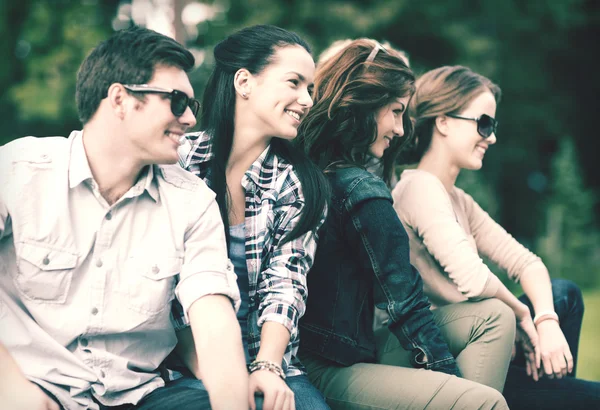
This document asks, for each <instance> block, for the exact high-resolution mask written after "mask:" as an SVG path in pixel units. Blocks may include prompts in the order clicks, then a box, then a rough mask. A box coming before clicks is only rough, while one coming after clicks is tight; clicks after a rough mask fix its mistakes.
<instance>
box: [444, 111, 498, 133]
mask: <svg viewBox="0 0 600 410" xmlns="http://www.w3.org/2000/svg"><path fill="white" fill-rule="evenodd" d="M446 115H447V116H448V117H450V118H457V119H459V120H469V121H475V122H476V123H477V132H478V133H479V135H481V136H482V137H483V138H488V137H489V136H490V135H492V134H496V129H497V128H498V121H496V119H495V118H494V117H490V116H489V115H487V114H483V115H482V116H481V117H479V118H469V117H461V116H460V115H454V114H446Z"/></svg>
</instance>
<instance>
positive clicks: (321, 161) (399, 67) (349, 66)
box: [296, 39, 415, 183]
mask: <svg viewBox="0 0 600 410" xmlns="http://www.w3.org/2000/svg"><path fill="white" fill-rule="evenodd" d="M374 47H379V45H378V43H377V42H375V41H374V40H370V39H358V40H354V41H352V42H351V43H350V44H349V45H347V46H346V47H345V48H344V49H343V50H342V51H340V52H338V53H337V54H335V55H334V56H333V57H331V58H329V59H328V60H327V61H325V62H324V63H323V65H321V66H320V67H318V68H317V73H316V75H315V91H314V95H313V99H314V106H313V107H312V108H311V110H310V111H309V113H308V115H307V116H306V118H305V119H304V120H303V121H302V124H300V128H299V130H298V137H297V138H296V143H297V144H300V145H301V146H302V147H303V148H304V150H305V152H306V153H307V154H308V155H309V156H310V157H311V158H312V160H313V161H315V162H316V164H317V165H318V166H319V167H320V168H321V169H322V170H325V171H327V170H330V169H332V168H336V167H345V166H359V167H363V168H366V166H367V163H368V162H369V160H370V159H371V158H372V157H371V155H370V154H369V147H370V146H371V144H373V142H375V139H376V138H377V121H376V115H377V112H378V110H379V109H381V108H382V107H384V106H386V105H387V104H389V103H391V102H392V101H394V100H396V99H398V98H402V97H406V96H412V94H413V93H414V91H415V76H414V74H413V72H412V71H411V70H410V68H408V66H407V64H406V61H405V60H404V59H402V58H401V57H399V56H398V55H397V54H395V53H389V52H387V51H386V50H385V49H380V50H379V52H377V54H376V55H375V57H374V58H373V59H372V60H371V61H367V59H368V57H369V55H370V54H371V52H372V51H373V50H374ZM403 120H404V121H403V122H404V138H394V140H393V141H392V144H391V146H390V148H388V149H387V150H386V151H385V153H384V155H383V157H382V158H381V161H382V163H383V179H384V180H385V181H386V182H388V183H389V181H390V179H391V177H392V173H393V172H394V166H395V163H396V158H397V157H398V155H399V153H400V152H401V150H402V149H403V146H404V145H405V143H406V142H407V141H409V140H410V139H411V135H412V125H411V121H410V119H409V117H408V115H407V114H406V113H404V114H403Z"/></svg>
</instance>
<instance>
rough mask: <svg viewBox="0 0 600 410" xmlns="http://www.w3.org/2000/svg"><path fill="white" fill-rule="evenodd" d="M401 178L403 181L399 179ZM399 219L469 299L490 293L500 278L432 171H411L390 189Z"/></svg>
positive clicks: (489, 295)
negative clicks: (428, 172) (464, 227)
mask: <svg viewBox="0 0 600 410" xmlns="http://www.w3.org/2000/svg"><path fill="white" fill-rule="evenodd" d="M401 182H402V181H401ZM393 196H394V208H395V209H396V212H397V213H398V215H399V216H400V219H401V220H402V221H404V222H405V224H406V225H407V226H408V227H410V228H411V229H412V230H413V231H414V232H415V234H416V235H417V236H418V237H419V238H420V240H421V241H423V245H424V246H425V248H426V249H427V251H428V252H429V253H430V254H431V255H432V256H433V258H434V259H435V260H436V261H437V262H438V263H439V265H440V266H441V268H442V269H443V270H444V271H445V272H446V274H447V275H448V277H449V278H450V279H451V280H452V281H453V282H454V283H455V284H456V286H457V288H458V290H459V291H460V292H461V293H462V294H463V295H464V296H465V297H466V298H468V299H485V298H490V297H493V296H494V295H495V294H496V292H497V290H498V288H499V286H500V280H499V279H498V278H497V277H496V275H494V274H493V273H492V271H490V269H489V268H488V267H487V265H486V264H485V263H484V262H483V260H482V259H481V258H480V257H479V255H478V253H477V251H476V250H475V249H473V247H472V246H471V244H470V243H469V239H468V236H467V233H466V232H465V231H464V229H463V228H462V227H461V226H460V224H459V223H458V220H457V217H456V214H455V212H454V209H453V207H452V202H451V201H450V197H449V195H448V193H447V191H446V189H445V188H444V186H443V185H442V183H441V182H440V181H439V180H438V179H437V178H436V177H435V176H433V175H430V174H427V173H424V172H423V173H419V174H418V175H413V176H412V178H410V179H409V180H408V181H406V182H405V183H403V184H402V185H401V186H400V184H399V186H398V187H396V189H395V190H394V192H393Z"/></svg>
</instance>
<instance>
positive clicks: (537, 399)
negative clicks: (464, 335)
mask: <svg viewBox="0 0 600 410" xmlns="http://www.w3.org/2000/svg"><path fill="white" fill-rule="evenodd" d="M552 294H553V296H554V309H555V311H556V313H557V314H558V317H559V319H560V327H561V329H562V331H563V334H564V335H565V338H566V339H567V343H568V344H569V348H570V349H571V353H572V354H573V363H574V365H573V373H571V374H569V376H567V377H566V378H563V379H549V378H547V377H543V378H542V379H541V380H539V381H538V382H535V381H534V380H533V379H532V378H531V377H530V376H527V372H526V371H525V360H524V356H523V353H522V352H517V357H516V359H515V361H514V362H513V363H512V364H511V365H510V368H509V370H508V376H507V377H506V384H505V386H504V396H505V397H506V401H507V403H508V406H509V407H510V409H511V410H519V409H547V410H550V409H557V410H558V409H560V410H563V409H597V408H600V383H599V382H592V381H587V380H581V379H577V378H575V369H576V368H577V353H578V349H579V335H580V332H581V322H582V320H583V310H584V307H583V298H582V296H581V290H579V288H578V287H577V285H576V284H574V283H573V282H571V281H568V280H564V279H553V280H552ZM519 299H520V300H521V301H522V302H523V303H525V304H526V305H527V306H529V309H530V310H531V314H532V315H533V314H534V311H533V306H532V305H531V302H530V300H529V298H527V296H525V295H523V296H521V297H520V298H519Z"/></svg>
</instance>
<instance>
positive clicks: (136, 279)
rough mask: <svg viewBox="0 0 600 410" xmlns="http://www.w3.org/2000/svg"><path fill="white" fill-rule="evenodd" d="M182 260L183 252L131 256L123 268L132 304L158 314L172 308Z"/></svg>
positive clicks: (140, 309) (132, 307) (132, 308)
mask: <svg viewBox="0 0 600 410" xmlns="http://www.w3.org/2000/svg"><path fill="white" fill-rule="evenodd" d="M182 264H183V256H181V255H178V254H171V255H165V256H157V257H153V256H151V255H143V256H142V255H140V256H132V257H130V258H129V259H128V260H127V262H126V263H125V270H124V271H123V272H122V274H123V275H124V276H125V278H127V279H126V283H127V296H128V300H127V303H128V306H129V308H130V309H131V310H133V311H136V312H138V313H142V314H145V315H156V314H159V313H161V312H163V311H164V310H165V309H167V308H170V306H171V304H170V303H169V302H171V301H172V300H173V299H174V297H175V285H176V278H175V277H176V276H177V275H178V274H179V273H180V272H181V266H182Z"/></svg>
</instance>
